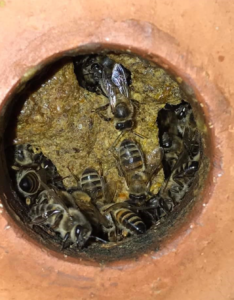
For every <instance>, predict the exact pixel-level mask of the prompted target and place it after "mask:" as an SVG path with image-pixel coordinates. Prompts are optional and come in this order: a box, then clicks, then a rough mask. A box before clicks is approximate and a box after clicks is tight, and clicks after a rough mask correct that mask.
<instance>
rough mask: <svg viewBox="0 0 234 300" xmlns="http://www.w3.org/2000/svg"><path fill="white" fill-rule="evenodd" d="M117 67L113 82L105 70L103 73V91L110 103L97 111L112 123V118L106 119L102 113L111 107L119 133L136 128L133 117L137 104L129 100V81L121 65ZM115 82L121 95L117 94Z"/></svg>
mask: <svg viewBox="0 0 234 300" xmlns="http://www.w3.org/2000/svg"><path fill="white" fill-rule="evenodd" d="M116 66H117V67H116V68H114V69H116V70H114V71H115V74H116V75H114V74H113V76H112V77H113V79H112V81H111V80H110V79H109V78H108V77H107V74H106V72H105V70H103V72H102V80H101V86H102V90H103V91H104V92H105V94H106V96H107V97H108V99H109V103H108V104H107V105H104V106H101V107H99V108H97V109H96V110H95V111H96V112H97V113H98V114H99V116H100V117H101V118H103V119H104V120H105V121H111V120H112V117H106V116H104V115H103V114H102V113H101V111H103V110H106V109H107V108H108V107H110V110H111V113H112V115H113V119H114V126H115V128H116V129H117V130H119V131H125V130H131V129H132V128H133V127H134V120H133V117H134V113H135V106H136V105H137V102H136V101H133V100H130V99H129V93H128V87H127V81H126V78H125V76H124V71H123V69H122V67H121V66H120V65H116ZM117 70H118V71H117ZM120 70H122V72H120ZM113 81H114V82H115V84H117V87H118V89H119V91H120V93H117V91H116V86H115V84H113Z"/></svg>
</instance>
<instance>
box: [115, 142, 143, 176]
mask: <svg viewBox="0 0 234 300" xmlns="http://www.w3.org/2000/svg"><path fill="white" fill-rule="evenodd" d="M119 159H120V164H121V166H122V168H123V169H125V170H127V171H131V170H135V169H140V168H142V167H143V166H144V162H143V157H142V153H141V151H140V149H139V147H138V145H137V144H136V143H135V142H134V141H132V140H128V139H125V140H123V141H122V143H121V144H120V153H119Z"/></svg>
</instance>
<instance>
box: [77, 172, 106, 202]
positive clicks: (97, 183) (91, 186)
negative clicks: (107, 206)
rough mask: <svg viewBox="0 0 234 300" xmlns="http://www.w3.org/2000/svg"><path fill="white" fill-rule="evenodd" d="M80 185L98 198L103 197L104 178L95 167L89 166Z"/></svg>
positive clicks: (94, 197)
mask: <svg viewBox="0 0 234 300" xmlns="http://www.w3.org/2000/svg"><path fill="white" fill-rule="evenodd" d="M80 185H81V188H82V190H83V191H84V192H86V193H87V194H88V195H89V196H90V197H92V198H93V199H95V200H97V199H99V198H103V189H104V185H105V183H104V180H103V178H102V177H101V176H100V175H99V173H98V172H97V171H96V170H95V169H93V168H87V169H85V170H84V172H83V173H82V175H81V179H80Z"/></svg>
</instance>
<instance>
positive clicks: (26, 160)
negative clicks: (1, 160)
mask: <svg viewBox="0 0 234 300" xmlns="http://www.w3.org/2000/svg"><path fill="white" fill-rule="evenodd" d="M35 148H36V150H37V152H34V151H33V148H32V146H31V145H30V144H22V145H16V146H14V148H13V157H14V158H13V159H14V162H13V165H12V166H11V168H12V169H13V170H14V171H19V170H21V171H22V170H23V169H25V170H29V169H31V170H35V171H36V172H39V173H40V175H42V173H43V178H44V182H47V183H48V184H50V185H54V186H56V187H57V188H60V189H64V186H63V182H62V179H63V178H61V176H60V175H59V174H58V171H57V168H56V167H55V165H54V164H53V163H52V161H51V160H50V159H48V158H47V157H45V156H44V155H43V154H42V152H41V151H40V149H39V148H38V147H35ZM21 173H22V172H20V173H18V175H17V176H19V174H21ZM29 176H30V175H29ZM32 176H33V175H32ZM34 178H36V175H35V176H34ZM25 180H26V177H25V178H24V181H25Z"/></svg>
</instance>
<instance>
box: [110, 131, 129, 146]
mask: <svg viewBox="0 0 234 300" xmlns="http://www.w3.org/2000/svg"><path fill="white" fill-rule="evenodd" d="M124 133H125V131H122V132H121V133H120V134H119V135H118V136H117V138H116V139H115V141H114V143H113V144H112V146H111V148H110V149H114V148H115V146H116V144H117V143H118V141H119V140H120V138H121V136H122V135H123V134H124Z"/></svg>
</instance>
